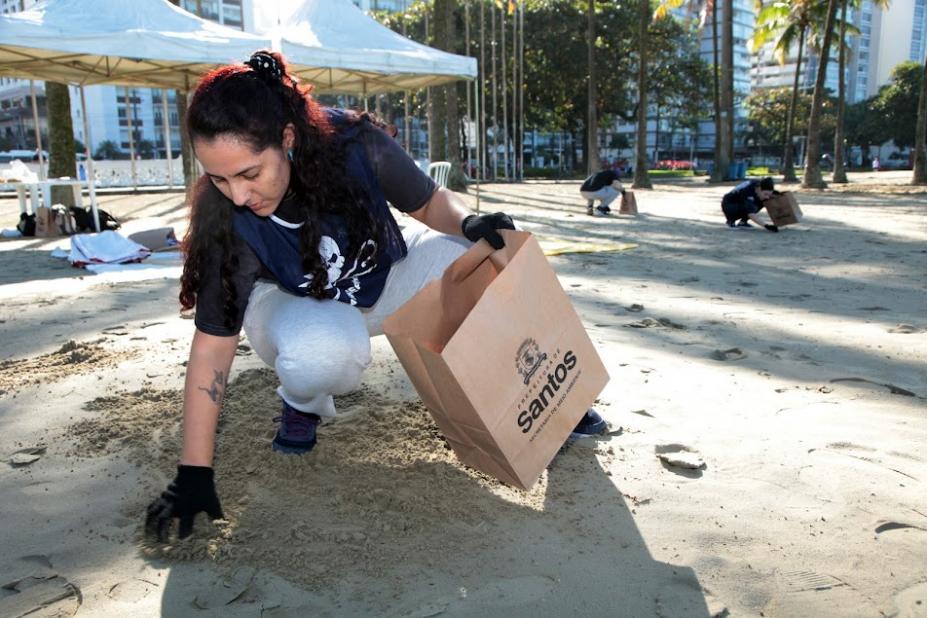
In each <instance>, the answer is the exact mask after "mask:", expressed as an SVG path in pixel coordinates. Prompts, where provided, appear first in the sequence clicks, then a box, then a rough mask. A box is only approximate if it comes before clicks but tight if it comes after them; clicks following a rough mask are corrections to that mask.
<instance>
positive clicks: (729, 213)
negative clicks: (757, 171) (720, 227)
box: [721, 180, 763, 221]
mask: <svg viewBox="0 0 927 618" xmlns="http://www.w3.org/2000/svg"><path fill="white" fill-rule="evenodd" d="M759 186H760V181H759V180H746V181H744V182H742V183H740V184H739V185H737V186H736V187H734V188H733V189H731V190H730V191H728V192H727V193H725V194H724V197H723V198H721V210H723V211H724V214H725V216H726V217H727V220H728V221H733V220H735V219H743V218H745V217H747V215H751V214H754V213H757V212H759V211H760V209H762V208H763V202H762V201H761V200H760V199H759V198H758V197H757V196H756V190H757V188H759Z"/></svg>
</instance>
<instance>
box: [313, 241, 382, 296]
mask: <svg viewBox="0 0 927 618" xmlns="http://www.w3.org/2000/svg"><path fill="white" fill-rule="evenodd" d="M319 255H320V256H321V257H322V262H323V263H324V264H325V267H326V269H327V270H328V284H327V285H326V286H325V289H326V290H330V289H332V288H334V289H335V296H334V299H335V300H341V294H342V289H340V288H336V287H335V286H336V284H337V283H338V282H339V281H341V280H342V279H348V278H350V279H351V285H350V286H349V287H347V288H345V289H344V290H343V292H344V294H345V296H346V297H347V298H348V301H349V302H350V304H352V305H356V304H357V298H356V296H355V295H356V294H357V292H359V291H360V277H361V276H362V275H366V274H367V273H369V272H370V271H372V270H373V269H374V267H375V266H376V255H377V243H376V241H374V240H368V241H367V242H365V243H364V244H363V245H362V246H361V250H360V251H359V252H358V254H357V259H355V260H354V264H352V265H351V267H350V268H349V269H348V270H346V271H344V270H343V268H344V264H345V261H346V260H345V257H344V255H342V254H341V248H340V247H339V246H338V243H337V242H336V241H335V239H334V238H332V237H331V236H322V238H321V240H319ZM342 272H343V273H344V276H343V277H342ZM303 277H304V278H305V279H306V281H305V282H304V283H301V284H300V286H299V287H301V288H305V287H309V284H310V283H312V273H307V274H305V275H303Z"/></svg>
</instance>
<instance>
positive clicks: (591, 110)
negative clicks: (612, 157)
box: [586, 0, 601, 174]
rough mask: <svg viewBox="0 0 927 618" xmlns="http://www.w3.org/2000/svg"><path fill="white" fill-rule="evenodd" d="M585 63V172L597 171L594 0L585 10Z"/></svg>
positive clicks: (597, 131) (597, 125)
mask: <svg viewBox="0 0 927 618" xmlns="http://www.w3.org/2000/svg"><path fill="white" fill-rule="evenodd" d="M586 51H587V53H586V63H587V69H588V74H589V77H588V79H589V84H588V86H589V87H588V89H587V94H588V96H589V105H588V108H587V113H588V116H587V118H588V120H587V123H588V130H587V131H586V133H587V134H588V136H587V137H588V142H587V144H586V153H587V156H586V173H587V174H592V173H595V172H597V171H599V167H601V165H600V163H599V121H598V117H597V116H596V105H595V102H596V99H597V94H596V83H595V0H589V5H588V8H587V10H586Z"/></svg>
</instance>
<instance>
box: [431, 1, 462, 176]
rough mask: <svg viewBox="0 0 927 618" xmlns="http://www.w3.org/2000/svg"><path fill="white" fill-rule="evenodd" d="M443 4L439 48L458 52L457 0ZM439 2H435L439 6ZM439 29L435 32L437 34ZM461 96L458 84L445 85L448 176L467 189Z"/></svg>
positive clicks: (438, 18) (440, 16)
mask: <svg viewBox="0 0 927 618" xmlns="http://www.w3.org/2000/svg"><path fill="white" fill-rule="evenodd" d="M440 4H441V5H443V11H444V12H443V15H436V16H435V18H436V21H437V20H440V21H441V22H442V23H443V27H444V38H443V40H442V39H437V38H436V41H437V43H438V45H439V46H440V47H439V49H443V50H444V51H447V52H451V53H456V52H457V32H456V27H457V19H456V13H457V0H440ZM437 6H438V3H436V4H435V8H437ZM437 32H438V31H437V29H435V34H436V35H437ZM458 100H459V97H458V95H457V84H456V83H452V84H448V85H446V86H444V111H445V114H446V116H445V126H446V127H447V160H448V161H450V162H451V173H450V175H449V176H448V186H449V187H450V188H451V189H453V190H454V191H463V192H465V191H466V190H467V179H466V177H465V176H464V171H463V166H462V165H461V161H460V109H459V106H458V104H457V102H458Z"/></svg>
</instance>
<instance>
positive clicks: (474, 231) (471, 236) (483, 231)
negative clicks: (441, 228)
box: [460, 212, 515, 249]
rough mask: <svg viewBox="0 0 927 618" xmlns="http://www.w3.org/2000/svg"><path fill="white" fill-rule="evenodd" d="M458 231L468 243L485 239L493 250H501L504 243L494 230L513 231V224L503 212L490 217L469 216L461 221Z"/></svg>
mask: <svg viewBox="0 0 927 618" xmlns="http://www.w3.org/2000/svg"><path fill="white" fill-rule="evenodd" d="M460 229H461V231H462V232H463V235H464V237H466V239H467V240H469V241H470V242H476V241H478V240H479V239H481V238H485V239H486V242H488V243H489V244H490V245H491V246H492V248H493V249H501V248H502V247H504V246H505V241H504V240H502V236H501V235H500V234H499V232H497V231H496V230H514V229H515V223H513V222H512V218H511V217H510V216H508V215H507V214H505V213H504V212H494V213H493V214H491V215H470V216H469V217H467V218H466V219H464V220H463V223H462V224H461V226H460Z"/></svg>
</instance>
